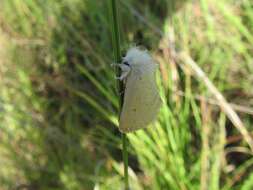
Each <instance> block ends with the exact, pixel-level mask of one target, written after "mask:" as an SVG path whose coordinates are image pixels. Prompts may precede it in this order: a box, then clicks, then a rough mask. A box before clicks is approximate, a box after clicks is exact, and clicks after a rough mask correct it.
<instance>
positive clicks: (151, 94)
mask: <svg viewBox="0 0 253 190" xmlns="http://www.w3.org/2000/svg"><path fill="white" fill-rule="evenodd" d="M118 66H119V67H120V68H121V70H122V73H121V76H120V77H119V78H118V79H120V80H123V81H124V84H125V90H124V103H123V107H122V111H121V114H120V121H119V129H120V131H122V132H124V133H128V132H133V131H136V130H138V129H143V128H145V127H147V126H148V125H149V124H150V123H151V122H152V121H153V120H154V119H155V118H156V115H157V114H158V112H159V109H160V106H161V104H162V101H161V98H160V95H159V92H158V87H157V84H156V78H155V74H156V70H157V65H156V64H155V63H154V60H153V59H152V57H151V56H150V55H149V54H148V52H147V51H144V50H140V49H139V48H137V47H133V48H130V49H129V50H128V51H127V54H126V56H125V57H124V58H123V62H122V63H121V64H118Z"/></svg>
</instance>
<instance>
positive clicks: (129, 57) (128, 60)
mask: <svg viewBox="0 0 253 190" xmlns="http://www.w3.org/2000/svg"><path fill="white" fill-rule="evenodd" d="M153 62H154V61H153V59H152V57H151V56H150V55H149V53H148V51H147V50H141V49H139V48H138V47H132V48H130V49H129V50H128V51H127V53H126V56H125V57H124V58H123V64H126V65H127V64H129V66H133V65H139V64H148V63H153Z"/></svg>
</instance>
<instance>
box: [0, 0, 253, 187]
mask: <svg viewBox="0 0 253 190" xmlns="http://www.w3.org/2000/svg"><path fill="white" fill-rule="evenodd" d="M108 2H109V0H103V1H102V0H1V1H0V190H10V189H17V190H19V189H20V190H21V189H27V190H120V189H123V165H122V158H121V139H120V138H121V135H120V133H119V131H118V129H117V115H118V99H119V97H118V94H117V89H116V81H115V73H114V69H113V67H111V66H110V64H111V63H112V60H113V59H112V56H113V53H112V45H111V31H110V29H111V23H110V19H109V18H110V17H109V8H108ZM119 13H120V26H121V27H120V28H121V39H122V52H123V53H124V52H125V51H126V50H127V48H128V47H129V46H131V45H141V46H144V47H146V48H147V49H148V50H149V51H150V53H151V54H152V55H153V57H154V58H155V59H156V61H157V62H158V63H159V66H160V72H159V74H158V76H157V81H158V83H159V88H160V92H161V96H162V97H163V100H164V105H163V107H162V108H161V111H160V114H159V117H158V120H157V121H156V122H155V123H154V124H153V125H152V127H149V128H148V129H146V130H140V131H138V132H135V133H132V134H129V135H128V138H129V143H130V145H129V146H130V147H129V154H130V155H129V175H130V184H131V187H132V189H133V190H144V189H145V190H169V189H170V190H198V189H200V190H231V189H232V190H237V189H238V190H252V189H253V156H252V155H253V152H252V150H251V149H250V146H249V143H248V142H249V141H247V135H246V138H245V135H242V133H241V131H242V130H245V129H246V132H248V138H249V139H250V137H251V136H250V135H252V132H253V128H252V124H253V88H252V87H253V1H252V0H188V1H184V0H181V1H173V0H156V1H152V0H142V1H134V0H122V1H119ZM180 52H184V55H185V56H184V58H185V59H186V60H184V59H181V58H180V59H179V58H178V57H180V55H181V54H180ZM189 60H190V62H191V61H193V62H194V63H196V64H197V65H198V66H199V68H201V69H202V70H203V71H204V73H205V76H206V79H208V80H209V81H211V82H212V83H213V85H214V86H215V88H217V89H218V91H219V93H221V94H222V95H223V96H224V97H225V98H226V99H227V101H228V102H229V103H231V104H229V106H228V110H226V109H225V110H224V108H222V106H220V101H218V99H217V97H216V96H215V93H214V92H213V89H210V86H208V85H206V82H205V80H203V79H201V78H199V76H198V75H197V74H196V72H194V70H193V69H192V68H191V67H189V65H188V66H187V62H189ZM216 95H217V94H216ZM222 101H223V102H224V100H222ZM233 111H236V112H237V114H238V116H239V117H238V118H239V119H240V120H241V121H242V123H239V125H236V123H235V122H234V121H233V118H235V116H234V115H232V116H230V117H227V116H228V115H229V113H231V112H233Z"/></svg>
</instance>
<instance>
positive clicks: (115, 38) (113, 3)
mask: <svg viewBox="0 0 253 190" xmlns="http://www.w3.org/2000/svg"><path fill="white" fill-rule="evenodd" d="M117 4H118V1H117V0H110V12H111V30H112V42H113V53H114V61H115V63H119V62H120V60H121V52H120V32H119V20H118V7H117ZM116 69H117V70H116V73H117V76H119V75H120V70H119V68H116ZM117 85H118V93H119V94H120V100H119V113H120V112H121V108H122V105H123V98H124V94H122V92H123V91H124V88H123V83H122V82H121V81H119V82H118V84H117ZM119 115H120V114H119ZM127 147H128V142H127V135H126V134H124V133H122V156H123V162H124V183H125V190H128V189H129V182H128V152H127Z"/></svg>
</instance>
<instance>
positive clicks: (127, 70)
mask: <svg viewBox="0 0 253 190" xmlns="http://www.w3.org/2000/svg"><path fill="white" fill-rule="evenodd" d="M115 66H117V67H120V69H121V71H122V73H121V75H120V76H119V77H116V79H119V80H123V79H125V78H126V77H127V76H128V74H129V73H130V71H131V67H130V66H129V65H126V64H115Z"/></svg>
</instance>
